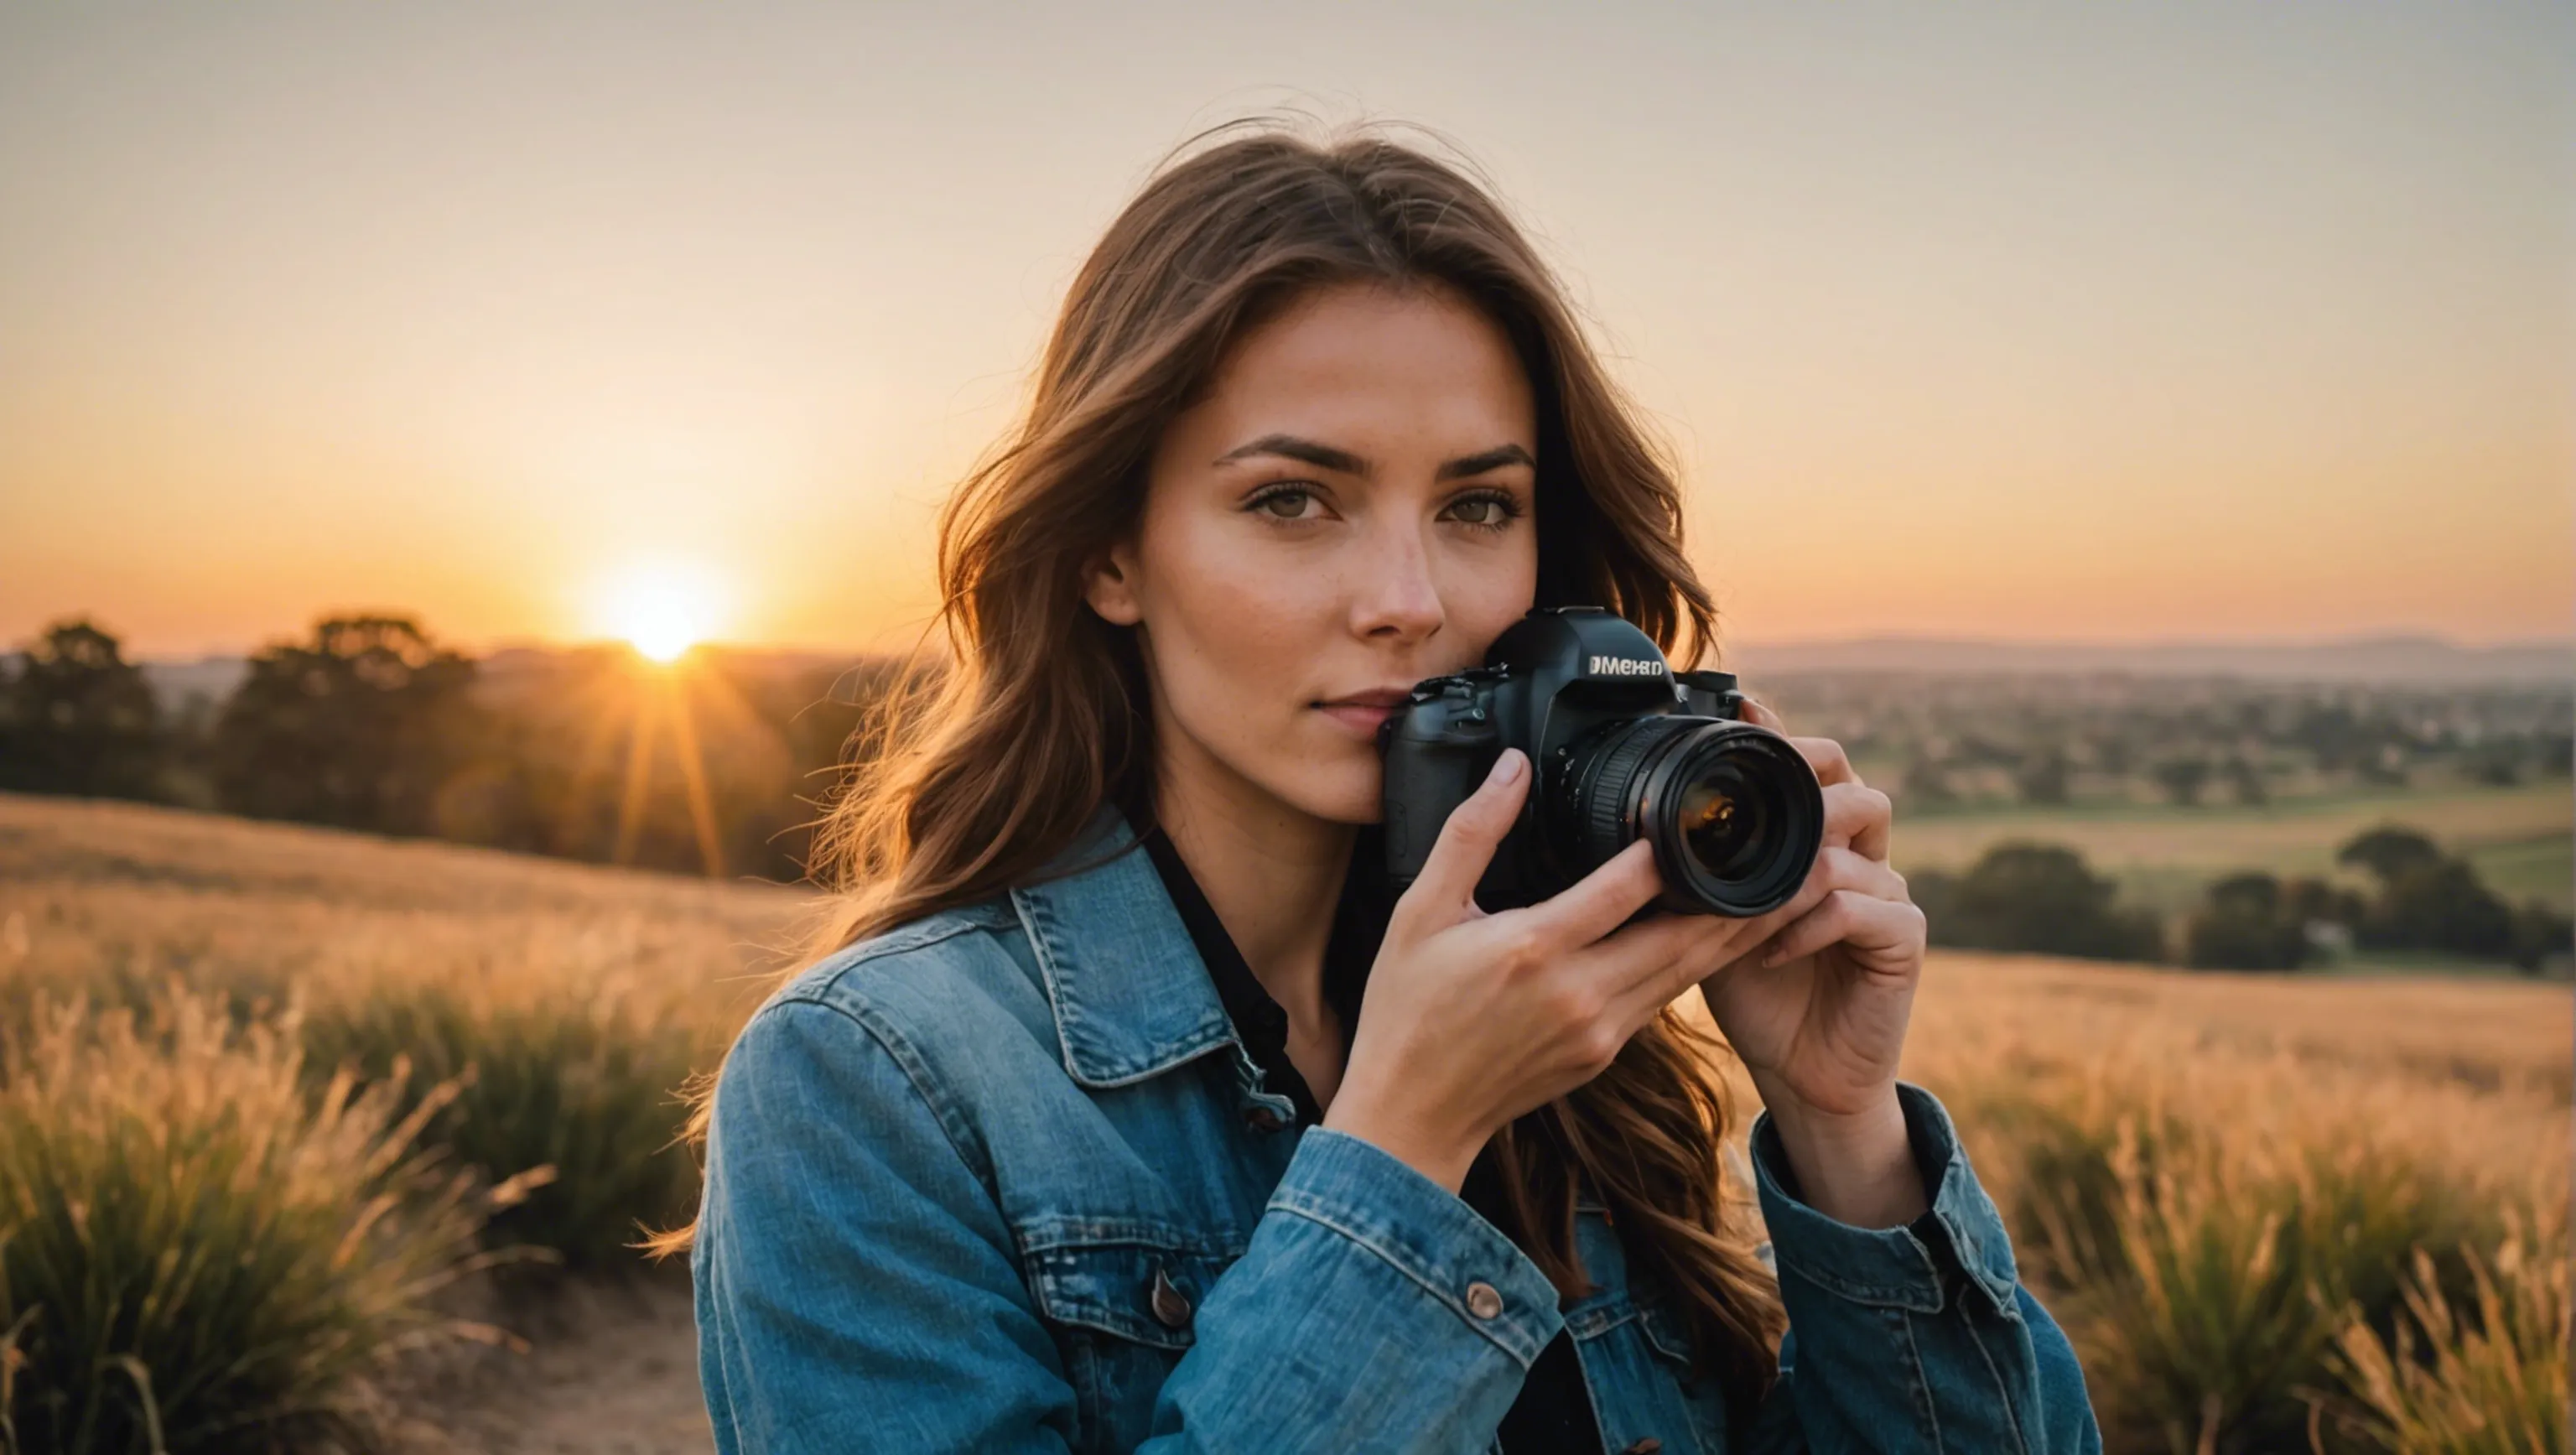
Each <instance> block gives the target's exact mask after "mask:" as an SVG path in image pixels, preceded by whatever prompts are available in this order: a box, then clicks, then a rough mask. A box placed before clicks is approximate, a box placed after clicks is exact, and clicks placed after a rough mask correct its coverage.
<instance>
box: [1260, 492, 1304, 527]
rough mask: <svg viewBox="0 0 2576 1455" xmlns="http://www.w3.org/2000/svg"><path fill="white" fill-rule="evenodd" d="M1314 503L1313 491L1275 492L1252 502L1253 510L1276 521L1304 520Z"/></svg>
mask: <svg viewBox="0 0 2576 1455" xmlns="http://www.w3.org/2000/svg"><path fill="white" fill-rule="evenodd" d="M1314 503H1315V495H1314V492H1313V491H1311V490H1293V489H1291V490H1274V491H1272V492H1270V493H1269V494H1267V495H1264V496H1262V497H1261V498H1260V499H1259V500H1256V501H1254V502H1252V508H1253V509H1255V510H1258V511H1260V512H1262V513H1263V514H1265V515H1268V516H1270V517H1271V518H1272V519H1274V520H1303V519H1305V518H1306V516H1307V515H1308V514H1310V513H1311V512H1310V511H1309V510H1308V509H1307V507H1309V506H1311V505H1313V504H1314Z"/></svg>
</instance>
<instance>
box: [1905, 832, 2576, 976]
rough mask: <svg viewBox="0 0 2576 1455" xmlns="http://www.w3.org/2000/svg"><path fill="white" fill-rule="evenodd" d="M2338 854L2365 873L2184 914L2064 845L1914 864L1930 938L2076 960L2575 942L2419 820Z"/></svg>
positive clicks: (2364, 836) (2223, 891)
mask: <svg viewBox="0 0 2576 1455" xmlns="http://www.w3.org/2000/svg"><path fill="white" fill-rule="evenodd" d="M2335 860H2336V862H2337V863H2338V864H2341V865H2343V866H2345V867H2347V868H2349V869H2352V870H2354V871H2356V872H2357V873H2358V874H2359V875H2360V876H2361V877H2362V878H2363V879H2364V880H2365V881H2366V882H2367V884H2368V886H2369V887H2368V888H2367V889H2366V890H2365V889H2359V888H2354V887H2352V886H2350V885H2347V884H2343V883H2338V882H2335V881H2333V880H2329V879H2322V878H2314V877H2309V876H2298V875H2294V876H2291V877H2288V878H2282V877H2280V876H2277V875H2274V874H2270V873H2267V872H2264V871H2261V870H2247V871H2243V872H2240V873H2235V874H2229V875H2225V876H2223V877H2221V878H2219V879H2218V880H2216V881H2214V882H2213V883H2211V884H2210V885H2209V886H2208V888H2207V889H2206V890H2205V891H2204V892H2203V894H2202V898H2201V903H2200V905H2199V906H2198V907H2197V908H2196V909H2194V910H2193V911H2192V912H2191V913H2190V914H2189V915H2188V916H2187V917H2185V918H2184V920H2183V922H2182V924H2181V925H2180V927H2179V928H2180V934H2179V936H2178V941H2179V943H2176V939H2177V937H2176V936H2173V935H2171V934H2169V933H2168V930H2169V927H2168V926H2167V924H2166V922H2165V920H2164V918H2163V917H2162V916H2160V915H2157V914H2155V913H2154V912H2153V911H2150V910H2147V909H2144V908H2136V907H2131V906H2127V905H2124V904H2122V903H2120V886H2119V883H2118V881H2116V880H2114V879H2112V878H2110V877H2108V876H2106V875H2101V874H2097V873H2095V872H2094V871H2093V869H2092V868H2091V866H2089V865H2088V864H2086V863H2085V860H2084V856H2083V855H2082V854H2080V853H2078V852H2077V851H2075V850H2074V849H2072V848H2069V847H2067V846H2065V845H2063V844H2049V843H2036V842H2030V841H2026V840H2022V841H2012V842H2007V843H2001V844H1997V845H1995V846H1994V847H1993V848H1990V849H1988V850H1987V851H1986V852H1985V853H1984V855H1983V856H1981V857H1980V858H1979V859H1978V861H1977V862H1976V864H1974V865H1973V866H1971V867H1970V868H1969V869H1967V870H1966V871H1965V872H1963V873H1957V874H1952V873H1945V872H1941V871H1937V870H1935V871H1927V872H1923V873H1918V874H1914V875H1912V876H1909V880H1908V884H1909V887H1910V889H1911V891H1912V894H1913V897H1914V900H1915V902H1916V903H1917V904H1919V905H1921V906H1922V907H1923V912H1924V917H1925V918H1926V919H1927V920H1929V921H1930V924H1931V934H1932V943H1934V944H1936V945H1948V946H1955V947H1957V948H1960V949H1973V950H2008V951H2023V952H2029V953H2035V954H2047V955H2065V956H2069V957H2073V958H2078V959H2094V960H2131V961H2143V962H2148V963H2155V962H2160V961H2178V962H2179V963H2181V964H2184V965H2187V966H2191V967H2193V968H2195V969H2207V970H2295V969H2299V968H2301V967H2303V966H2310V965H2317V964H2322V963H2326V962H2329V961H2331V960H2334V959H2336V958H2339V957H2340V956H2342V955H2343V954H2345V953H2348V952H2350V951H2352V950H2355V949H2359V950H2366V951H2381V950H2394V951H2400V952H2428V953H2433V954H2439V955H2446V956H2455V957H2459V958H2464V959H2473V960H2496V961H2503V962H2507V963H2510V964H2512V965H2514V966H2515V967H2517V968H2519V969H2521V970H2522V971H2524V972H2525V973H2537V972H2538V971H2540V970H2541V969H2542V968H2544V967H2545V966H2547V965H2548V964H2549V963H2550V962H2551V961H2553V960H2558V961H2563V960H2565V959H2566V958H2567V957H2569V956H2570V955H2576V922H2571V921H2570V920H2569V918H2568V917H2567V916H2566V915H2563V914H2560V913H2558V912H2557V911H2556V910H2553V909H2551V908H2549V907H2548V906H2547V905H2544V904H2541V903H2539V902H2538V901H2536V900H2535V901H2528V902H2526V903H2523V904H2520V905H2514V904H2509V903H2507V902H2506V901H2505V899H2504V897H2503V896H2501V895H2499V894H2497V893H2496V892H2495V891H2494V890H2493V889H2492V888H2490V887H2488V885H2487V884H2486V882H2485V881H2484V880H2483V879H2481V878H2480V877H2479V875H2478V871H2477V869H2476V868H2475V866H2473V865H2471V864H2470V863H2469V862H2468V860H2466V859H2464V858H2461V857H2459V856H2457V855H2454V854H2449V853H2445V852H2444V851H2443V850H2442V848H2441V846H2440V845H2438V844H2437V843H2435V842H2434V841H2433V839H2432V838H2431V837H2429V836H2428V835H2426V834H2424V833H2423V832H2422V831H2421V830H2418V829H2415V828H2411V827H2408V826H2407V825H2404V824H2385V825H2382V826H2380V827H2377V828H2372V829H2367V830H2365V831H2363V832H2361V833H2359V834H2356V835H2354V836H2353V837H2352V838H2351V839H2350V840H2348V841H2346V842H2345V843H2344V844H2343V845H2342V846H2341V848H2339V849H2338V850H2337V851H2336V854H2335Z"/></svg>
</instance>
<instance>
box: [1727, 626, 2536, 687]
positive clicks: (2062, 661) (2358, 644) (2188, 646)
mask: <svg viewBox="0 0 2576 1455" xmlns="http://www.w3.org/2000/svg"><path fill="white" fill-rule="evenodd" d="M1727 656H1728V659H1729V662H1730V665H1733V666H1734V667H1735V668H1736V669H1737V670H1739V671H1742V672H1744V673H1746V674H1747V675H1770V676H1781V675H1788V674H1793V673H1800V672H1850V673H1873V672H1939V673H1953V674H1990V675H2006V674H2012V675H2019V674H2029V675H2044V674H2065V673H2125V674H2128V675H2132V676H2140V677H2241V678H2247V679H2250V680H2256V681H2274V682H2393V681H2401V680H2402V681H2409V682H2440V683H2460V684H2467V683H2517V684H2532V685H2542V684H2548V683H2557V684H2560V685H2562V686H2563V685H2567V684H2570V683H2576V640H2567V641H2554V642H2521V643H2512V644H2508V645H2504V646H2494V647H2464V646H2460V645H2457V644H2456V643H2452V642H2446V641H2443V640H2441V639H2439V638H2437V637H2396V636H2392V637H2355V638H2348V639H2345V640H2341V641H2328V642H2313V643H2286V642H2284V643H2270V642H2154V643H2144V644H2140V645H2135V646H2113V645H2092V644H2086V643H2080V642H2067V643H2058V642H1984V641H1963V640H1953V639H1945V638H1938V637H1893V636H1887V637H1858V638H1852V639H1848V640H1841V641H1819V642H1748V643H1745V644H1743V645H1741V646H1739V647H1735V648H1734V649H1732V650H1730V651H1729V652H1728V653H1727Z"/></svg>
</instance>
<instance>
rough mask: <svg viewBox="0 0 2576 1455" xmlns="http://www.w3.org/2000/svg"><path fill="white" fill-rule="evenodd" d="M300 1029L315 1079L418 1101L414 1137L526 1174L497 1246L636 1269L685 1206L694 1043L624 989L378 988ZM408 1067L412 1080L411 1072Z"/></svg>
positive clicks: (499, 1225)
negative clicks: (639, 1252) (331, 1078)
mask: <svg viewBox="0 0 2576 1455" xmlns="http://www.w3.org/2000/svg"><path fill="white" fill-rule="evenodd" d="M530 978H531V979H539V978H543V977H530ZM663 1009H667V1008H663ZM303 1035H304V1046H305V1054H306V1057H307V1062H308V1065H309V1066H310V1067H312V1068H313V1070H314V1074H315V1075H317V1076H319V1075H325V1074H328V1073H330V1072H332V1071H336V1070H340V1069H344V1068H345V1069H347V1070H349V1071H352V1072H354V1073H355V1074H357V1075H359V1076H361V1077H363V1078H365V1079H366V1081H367V1083H368V1084H370V1085H387V1086H390V1087H392V1088H394V1089H395V1094H397V1095H398V1096H400V1097H401V1099H402V1101H403V1104H404V1105H405V1106H406V1107H407V1108H413V1109H417V1108H424V1107H425V1108H427V1110H426V1113H425V1115H426V1116H427V1118H428V1121H427V1125H426V1127H425V1128H424V1130H423V1133H422V1135H423V1139H424V1141H426V1142H427V1143H429V1144H430V1145H434V1146H438V1147H441V1148H443V1149H445V1150H446V1151H447V1152H448V1153H449V1154H450V1155H451V1156H452V1157H454V1159H455V1160H456V1161H458V1162H459V1163H461V1164H463V1165H465V1166H468V1167H472V1168H476V1169H478V1170H480V1171H481V1172H482V1173H483V1174H484V1175H486V1176H488V1177H492V1178H496V1179H498V1178H517V1179H521V1180H522V1182H523V1184H524V1186H525V1187H526V1188H527V1191H526V1194H525V1197H524V1200H522V1201H520V1202H518V1203H517V1204H516V1205H515V1206H512V1207H509V1208H506V1209H503V1210H501V1211H500V1212H498V1213H496V1214H495V1215H494V1217H493V1218H492V1221H491V1224H490V1226H489V1228H488V1229H487V1231H486V1240H487V1243H488V1244H489V1245H490V1246H491V1247H493V1248H494V1249H495V1250H496V1251H499V1250H503V1249H510V1248H525V1249H535V1250H542V1251H543V1252H544V1253H545V1254H546V1255H548V1256H549V1258H550V1259H551V1260H554V1261H560V1262H561V1263H562V1264H563V1265H565V1266H568V1267H571V1268H576V1269H592V1268H615V1267H631V1266H633V1264H634V1262H635V1253H634V1251H633V1249H634V1245H635V1244H636V1243H637V1242H638V1241H639V1240H640V1238H641V1237H642V1229H643V1228H644V1227H647V1226H650V1227H667V1226H670V1225H671V1224H673V1223H675V1222H680V1221H684V1220H685V1219H686V1218H687V1217H688V1216H689V1214H690V1212H691V1211H692V1210H693V1204H694V1202H695V1199H696V1196H697V1186H698V1182H697V1175H698V1174H697V1163H696V1161H695V1159H694V1158H693V1157H692V1156H691V1154H690V1152H689V1151H688V1149H687V1148H686V1147H684V1146H681V1145H678V1144H677V1139H678V1135H679V1130H680V1124H681V1121H682V1119H683V1116H684V1113H683V1111H682V1109H681V1107H680V1105H679V1091H680V1087H681V1085H682V1084H683V1083H684V1082H686V1081H687V1080H688V1079H689V1076H690V1074H691V1071H692V1067H693V1064H694V1062H695V1061H696V1060H697V1058H698V1057H699V1056H700V1055H701V1053H702V1052H703V1050H704V1048H703V1047H702V1046H701V1045H700V1043H699V1041H698V1038H697V1036H696V1034H694V1033H693V1032H692V1031H691V1030H690V1029H689V1028H688V1026H687V1024H686V1022H684V1021H682V1020H681V1019H679V1018H676V1017H673V1016H670V1015H667V1014H656V1013H655V1011H654V1008H649V1007H645V1006H642V1005H639V1004H638V1003H636V1002H635V1001H634V999H633V998H632V997H630V996H628V995H626V994H624V993H623V992H622V990H621V988H620V987H617V986H614V985H590V984H584V983H581V982H579V981H572V980H561V981H556V980H549V981H548V983H546V984H544V985H543V986H542V987H540V988H536V989H528V988H525V987H520V988H515V989H514V988H512V987H509V986H506V985H502V984H499V983H497V982H495V981H492V980H485V979H480V978H477V977H468V978H466V979H465V980H464V981H463V982H462V983H459V982H458V981H456V980H428V979H423V980H418V981H410V982H395V983H387V984H382V985H377V986H373V987H370V988H368V989H367V990H366V991H365V992H364V993H363V994H360V995H356V996H349V997H344V998H335V999H333V1000H331V1001H329V1002H327V1003H325V1004H323V1005H320V1006H317V1007H316V1008H314V1010H313V1011H312V1012H311V1013H310V1014H309V1015H308V1016H307V1017H306V1019H305V1022H304V1028H303ZM406 1066H409V1067H413V1068H417V1071H418V1073H419V1074H418V1075H416V1076H413V1077H410V1078H408V1079H406V1077H405V1076H404V1074H403V1069H404V1068H405V1067H406ZM425 1084H426V1085H429V1086H431V1087H435V1086H439V1085H452V1086H453V1088H454V1090H453V1091H452V1093H442V1092H438V1091H436V1090H434V1089H432V1090H424V1089H423V1087H424V1085H425ZM433 1103H435V1104H433Z"/></svg>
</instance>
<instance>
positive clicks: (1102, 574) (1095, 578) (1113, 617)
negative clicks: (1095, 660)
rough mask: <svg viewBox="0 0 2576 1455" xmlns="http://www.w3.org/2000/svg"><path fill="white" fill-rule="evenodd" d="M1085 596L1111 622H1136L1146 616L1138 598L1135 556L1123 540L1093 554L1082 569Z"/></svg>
mask: <svg viewBox="0 0 2576 1455" xmlns="http://www.w3.org/2000/svg"><path fill="white" fill-rule="evenodd" d="M1082 599H1083V600H1085V601H1087V602H1089V603H1091V609H1092V610H1093V611H1094V612H1096V613H1098V614H1099V616H1100V619H1101V620H1103V621H1105V622H1108V623H1109V624H1110V625H1112V626H1134V625H1135V624H1136V623H1138V622H1140V621H1143V620H1144V619H1145V606H1144V603H1143V602H1140V601H1138V600H1137V599H1136V560H1135V556H1134V554H1133V553H1132V552H1130V551H1129V550H1128V549H1127V546H1126V544H1125V543H1124V542H1121V543H1120V544H1117V545H1113V546H1111V547H1110V548H1109V549H1107V550H1105V551H1103V552H1101V553H1100V554H1099V555H1097V556H1094V557H1093V558H1092V559H1091V564H1090V565H1088V566H1087V567H1085V568H1084V569H1083V573H1082Z"/></svg>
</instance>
